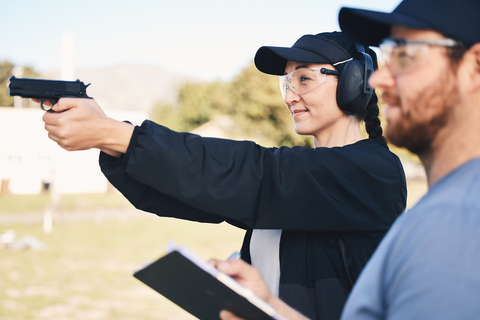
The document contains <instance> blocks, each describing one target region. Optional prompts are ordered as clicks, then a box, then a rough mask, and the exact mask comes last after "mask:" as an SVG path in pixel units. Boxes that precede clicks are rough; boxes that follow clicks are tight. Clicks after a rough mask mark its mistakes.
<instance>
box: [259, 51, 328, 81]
mask: <svg viewBox="0 0 480 320" xmlns="http://www.w3.org/2000/svg"><path fill="white" fill-rule="evenodd" d="M288 60H291V61H297V62H308V63H330V62H329V61H328V60H327V59H326V58H324V57H322V56H320V55H318V54H315V53H313V52H310V51H307V50H303V49H299V48H284V47H261V48H260V49H258V51H257V53H256V54H255V59H254V62H255V66H256V67H257V69H258V70H260V71H261V72H263V73H266V74H271V75H277V76H281V75H284V74H285V67H286V66H287V62H288Z"/></svg>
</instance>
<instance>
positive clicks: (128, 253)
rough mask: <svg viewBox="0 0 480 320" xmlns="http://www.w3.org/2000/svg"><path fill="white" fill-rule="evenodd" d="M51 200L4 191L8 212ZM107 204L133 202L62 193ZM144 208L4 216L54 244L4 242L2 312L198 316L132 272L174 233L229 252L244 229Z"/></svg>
mask: <svg viewBox="0 0 480 320" xmlns="http://www.w3.org/2000/svg"><path fill="white" fill-rule="evenodd" d="M408 188H409V199H408V206H412V205H413V204H414V203H415V202H416V201H418V199H419V198H420V197H421V196H422V195H423V193H424V192H425V191H426V186H425V183H424V182H421V181H416V182H415V181H413V182H410V183H409V185H408ZM29 199H30V200H29ZM42 199H43V200H42ZM45 199H46V200H45ZM42 201H43V202H42ZM45 201H46V202H45ZM17 202H23V203H21V204H20V203H17ZM47 203H48V197H47V198H42V196H38V197H37V196H22V197H18V196H11V197H10V198H8V197H7V198H5V197H0V217H1V216H2V215H6V214H8V215H12V213H13V214H16V215H18V216H19V217H21V216H22V215H24V214H25V213H24V212H32V211H35V210H37V212H39V211H41V209H42V208H43V206H45V205H46V204H47ZM99 207H101V208H104V209H105V210H108V211H109V212H112V211H113V212H115V210H116V209H118V211H119V212H120V211H122V210H125V208H129V207H130V205H129V204H128V203H126V202H125V200H124V199H123V198H121V197H119V196H118V195H117V194H115V193H113V194H107V195H103V196H102V195H77V196H68V197H62V208H63V210H65V211H68V210H79V213H78V214H79V215H81V214H82V212H84V213H86V212H88V211H91V210H98V208H99ZM20 208H21V209H20ZM34 209H35V210H34ZM120 209H122V210H120ZM132 210H133V209H132ZM39 214H40V213H39ZM142 216H143V217H142V218H129V216H128V215H123V214H119V216H118V218H114V219H111V218H109V219H93V220H92V219H91V220H92V221H76V222H68V221H67V222H63V223H61V224H56V225H54V226H53V231H52V233H51V234H45V233H43V231H42V225H41V223H40V222H38V221H37V222H31V221H30V222H18V223H17V222H16V223H9V224H0V233H3V232H5V231H6V230H8V229H11V230H14V231H15V232H16V234H17V236H18V237H22V236H23V235H26V234H29V235H32V236H35V237H36V238H38V239H39V240H41V241H42V242H43V243H45V244H46V245H47V247H48V249H47V250H46V251H7V250H0V320H37V319H38V320H43V319H49V320H64V319H65V320H66V319H69V320H77V319H84V320H87V319H102V320H110V319H111V320H113V319H115V320H123V319H135V320H143V319H145V320H146V319H156V320H162V319H165V320H170V319H172V320H173V319H180V320H182V319H194V318H193V317H192V316H190V315H189V314H188V313H186V312H185V311H183V310H182V309H180V308H178V307H177V306H175V305H174V304H172V303H171V302H169V301H168V300H166V299H165V298H163V297H162V296H161V295H159V294H157V293H156V292H154V291H153V290H151V289H150V288H148V287H147V286H145V285H144V284H142V283H141V282H139V281H138V280H136V279H135V278H133V276H132V273H133V272H134V270H136V269H138V268H139V267H140V263H142V262H145V261H149V260H152V259H156V258H158V257H159V256H160V255H162V254H163V252H164V248H165V245H166V244H167V242H168V241H169V240H170V239H172V238H175V240H176V242H177V243H178V244H186V245H187V246H188V247H190V248H191V249H193V250H194V251H195V252H197V253H198V254H199V255H200V256H202V257H203V258H205V259H208V258H211V257H216V258H227V257H228V256H229V255H230V254H231V253H232V252H234V251H237V250H239V248H240V245H241V241H242V237H243V232H242V231H241V230H239V229H236V228H234V227H231V226H229V225H226V224H220V225H209V224H199V223H192V222H185V221H179V220H175V219H167V218H158V217H156V216H153V215H150V214H148V213H144V214H143V215H142Z"/></svg>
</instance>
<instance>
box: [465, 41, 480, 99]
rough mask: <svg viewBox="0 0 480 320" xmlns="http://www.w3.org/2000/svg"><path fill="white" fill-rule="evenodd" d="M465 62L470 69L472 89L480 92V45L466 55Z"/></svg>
mask: <svg viewBox="0 0 480 320" xmlns="http://www.w3.org/2000/svg"><path fill="white" fill-rule="evenodd" d="M465 55H466V57H464V58H466V59H465V60H466V61H467V62H468V63H467V65H468V67H469V69H470V80H471V81H472V83H471V84H472V89H473V90H474V91H477V92H480V43H476V44H474V45H473V46H472V47H471V48H470V49H469V50H468V51H467V52H466V53H465Z"/></svg>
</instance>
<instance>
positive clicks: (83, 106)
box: [43, 98, 134, 157]
mask: <svg viewBox="0 0 480 320" xmlns="http://www.w3.org/2000/svg"><path fill="white" fill-rule="evenodd" d="M52 110H53V111H54V112H46V113H45V114H44V115H43V121H44V122H45V130H47V131H48V137H49V138H50V139H52V140H53V141H55V142H56V143H58V145H59V146H61V147H62V148H63V149H65V150H68V151H74V150H87V149H91V148H98V149H101V150H102V151H105V152H106V153H108V154H110V155H113V156H117V157H118V156H119V155H120V154H121V153H125V152H126V150H127V148H128V144H129V143H130V138H131V136H132V133H133V128H134V127H133V126H132V125H130V124H128V123H125V122H120V121H116V120H114V119H111V118H109V117H107V116H106V115H105V113H104V112H103V110H102V109H101V108H100V106H99V105H98V104H97V103H96V102H95V100H93V99H84V98H62V99H60V100H59V101H58V103H57V104H55V105H54V106H53V108H52Z"/></svg>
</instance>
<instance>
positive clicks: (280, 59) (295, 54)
mask: <svg viewBox="0 0 480 320" xmlns="http://www.w3.org/2000/svg"><path fill="white" fill-rule="evenodd" d="M479 1H480V0H479ZM339 34H341V33H339ZM351 58H352V57H351V56H350V54H348V52H347V51H346V50H345V49H343V48H342V47H341V46H340V45H338V44H336V43H335V42H332V41H330V40H329V39H326V38H324V37H322V34H321V33H320V34H317V35H312V34H307V35H304V36H302V37H301V38H300V39H298V40H297V41H296V42H295V43H294V44H293V46H292V47H291V48H290V47H261V48H260V49H258V51H257V53H256V54H255V59H254V61H255V66H256V67H257V69H258V70H260V71H261V72H263V73H267V74H272V75H277V76H281V75H283V74H285V67H286V65H287V62H288V60H291V61H296V62H305V63H327V64H331V65H334V66H337V67H339V68H340V69H341V68H342V65H343V64H342V62H346V61H348V60H349V59H351Z"/></svg>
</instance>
